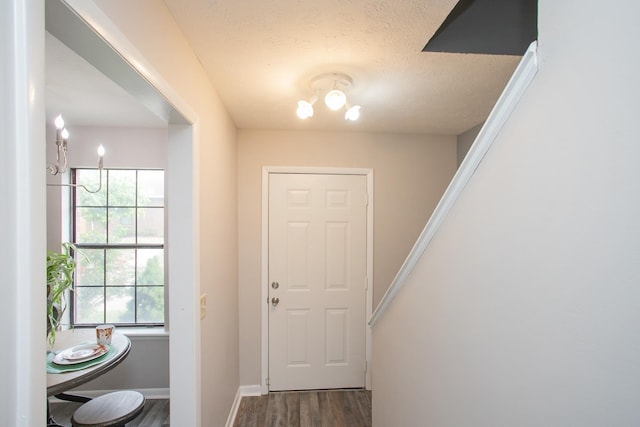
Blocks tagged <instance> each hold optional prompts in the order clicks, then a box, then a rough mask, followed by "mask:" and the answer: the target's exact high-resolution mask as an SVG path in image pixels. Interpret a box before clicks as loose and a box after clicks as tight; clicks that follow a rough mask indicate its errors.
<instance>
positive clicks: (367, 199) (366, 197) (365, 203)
mask: <svg viewBox="0 0 640 427" xmlns="http://www.w3.org/2000/svg"><path fill="white" fill-rule="evenodd" d="M364 205H365V206H369V193H364Z"/></svg>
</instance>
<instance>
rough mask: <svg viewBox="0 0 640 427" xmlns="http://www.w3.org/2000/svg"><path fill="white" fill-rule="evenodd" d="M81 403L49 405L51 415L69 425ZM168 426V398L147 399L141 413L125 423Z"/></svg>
mask: <svg viewBox="0 0 640 427" xmlns="http://www.w3.org/2000/svg"><path fill="white" fill-rule="evenodd" d="M80 405H81V403H76V402H61V403H52V404H51V405H50V408H51V415H53V418H54V419H55V420H56V422H57V423H58V424H60V425H63V426H71V417H72V416H73V413H74V412H75V410H76V409H78V407H79V406H80ZM143 426H144V427H168V426H169V400H168V399H147V401H146V402H145V404H144V409H143V410H142V413H141V414H140V415H138V416H137V417H136V419H134V420H133V421H130V422H128V423H127V427H143Z"/></svg>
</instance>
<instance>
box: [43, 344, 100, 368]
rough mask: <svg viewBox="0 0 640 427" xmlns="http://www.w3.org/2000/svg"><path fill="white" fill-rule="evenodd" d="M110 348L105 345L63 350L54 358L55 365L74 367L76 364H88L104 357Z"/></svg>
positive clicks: (81, 346)
mask: <svg viewBox="0 0 640 427" xmlns="http://www.w3.org/2000/svg"><path fill="white" fill-rule="evenodd" d="M107 351H109V347H108V346H106V345H104V344H82V345H77V346H75V347H71V348H68V349H66V350H62V351H61V352H60V353H58V354H56V355H55V357H54V358H53V363H55V364H57V365H72V364H75V363H82V362H87V361H89V360H93V359H95V358H97V357H100V356H102V355H103V354H105V353H106V352H107Z"/></svg>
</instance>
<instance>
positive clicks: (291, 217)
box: [268, 173, 367, 391]
mask: <svg viewBox="0 0 640 427" xmlns="http://www.w3.org/2000/svg"><path fill="white" fill-rule="evenodd" d="M366 189H367V182H366V177H365V176H363V175H323V174H285V173H282V174H276V173H273V174H269V244H268V247H269V381H270V382H269V384H270V386H269V389H270V390H271V391H277V390H310V389H326V388H350V387H364V385H365V359H366V351H365V297H366V286H367V283H366V280H367V278H366V271H367V265H366V264H367V261H366V260H367V256H366V253H367V251H366V247H367V241H366V240H367V239H366V237H367V232H366V230H367V224H366V222H367V216H366V211H367V192H366Z"/></svg>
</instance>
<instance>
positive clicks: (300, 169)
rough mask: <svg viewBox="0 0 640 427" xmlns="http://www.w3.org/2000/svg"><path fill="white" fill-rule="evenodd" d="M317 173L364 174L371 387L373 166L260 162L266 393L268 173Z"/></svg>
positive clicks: (264, 381)
mask: <svg viewBox="0 0 640 427" xmlns="http://www.w3.org/2000/svg"><path fill="white" fill-rule="evenodd" d="M276 173H278V174H280V173H289V174H317V175H363V176H365V177H366V178H367V195H368V204H367V213H366V215H367V248H366V252H367V254H366V257H367V289H366V297H365V316H364V319H362V323H363V325H364V327H365V354H366V362H365V363H366V367H367V369H366V372H365V387H366V389H367V390H371V326H370V325H369V324H368V322H367V319H369V318H370V317H371V315H372V313H373V169H371V168H336V167H311V166H309V167H307V166H263V168H262V245H261V282H262V286H261V290H262V293H261V298H262V299H261V301H262V303H261V307H262V309H261V314H262V345H261V353H262V367H261V375H260V377H261V378H260V391H261V393H262V394H268V393H269V386H268V385H267V377H268V376H269V304H268V302H269V175H270V174H276Z"/></svg>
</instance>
